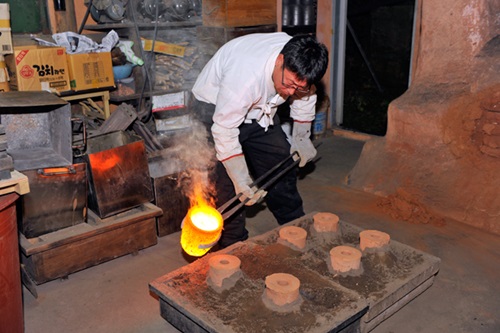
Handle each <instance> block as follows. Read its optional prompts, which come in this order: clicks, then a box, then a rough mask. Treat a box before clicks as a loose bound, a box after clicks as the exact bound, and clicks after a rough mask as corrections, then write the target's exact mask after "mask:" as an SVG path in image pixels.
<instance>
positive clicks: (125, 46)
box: [117, 40, 144, 66]
mask: <svg viewBox="0 0 500 333" xmlns="http://www.w3.org/2000/svg"><path fill="white" fill-rule="evenodd" d="M117 46H118V47H119V48H120V50H121V51H122V52H123V53H124V54H125V57H127V61H128V62H130V63H132V64H134V65H138V66H142V65H144V60H142V59H141V58H139V57H138V56H136V55H135V53H134V51H133V50H132V46H134V42H132V41H129V40H125V41H123V40H121V41H119V42H118V45H117Z"/></svg>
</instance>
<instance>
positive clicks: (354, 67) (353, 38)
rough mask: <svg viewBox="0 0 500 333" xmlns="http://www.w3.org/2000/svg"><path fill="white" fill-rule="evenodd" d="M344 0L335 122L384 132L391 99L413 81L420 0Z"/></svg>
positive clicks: (336, 45) (336, 57) (336, 15)
mask: <svg viewBox="0 0 500 333" xmlns="http://www.w3.org/2000/svg"><path fill="white" fill-rule="evenodd" d="M342 2H344V7H343V8H342V6H340V7H339V6H337V10H336V11H335V13H334V22H336V26H337V27H338V28H337V31H338V35H342V33H344V36H343V37H344V40H342V36H340V37H337V38H336V39H335V41H334V44H333V45H334V47H333V49H334V51H333V52H332V53H334V54H332V56H333V57H334V61H333V63H334V69H333V71H334V72H335V73H334V77H335V79H334V80H335V82H334V84H333V87H334V89H333V90H334V91H333V93H332V94H333V96H332V97H333V98H332V100H334V101H335V113H336V115H335V120H336V125H337V126H340V127H341V128H345V129H349V130H354V131H358V132H363V133H367V134H372V135H379V136H383V135H385V133H386V130H387V108H388V106H389V103H390V102H391V101H393V100H394V99H396V98H397V97H399V96H401V95H402V94H403V93H404V92H405V91H406V90H407V89H408V86H409V81H410V68H411V53H412V52H411V51H412V39H413V27H414V23H413V22H414V11H415V3H416V0H372V1H369V2H366V1H363V0H344V1H340V3H342ZM342 52H343V54H342V55H339V53H342ZM342 74H343V75H342Z"/></svg>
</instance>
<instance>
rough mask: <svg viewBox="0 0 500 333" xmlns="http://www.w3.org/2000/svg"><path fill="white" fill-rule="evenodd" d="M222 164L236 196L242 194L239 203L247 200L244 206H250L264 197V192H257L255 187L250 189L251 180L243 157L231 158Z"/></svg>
mask: <svg viewBox="0 0 500 333" xmlns="http://www.w3.org/2000/svg"><path fill="white" fill-rule="evenodd" d="M222 164H223V165H224V167H225V168H226V171H227V174H228V175H229V178H231V181H232V182H233V185H234V190H235V192H236V194H238V193H241V194H242V195H241V196H240V198H239V199H240V201H241V202H244V201H245V200H246V199H247V198H248V199H249V200H248V201H247V202H246V203H245V205H246V206H252V205H254V204H256V203H257V202H259V201H261V200H262V199H263V198H264V197H265V196H266V194H267V192H266V191H264V190H258V189H257V187H256V186H253V187H252V188H250V184H251V183H252V178H250V173H249V172H248V167H247V162H246V161H245V157H244V156H243V155H236V156H233V157H231V158H229V159H227V160H225V161H224V162H222Z"/></svg>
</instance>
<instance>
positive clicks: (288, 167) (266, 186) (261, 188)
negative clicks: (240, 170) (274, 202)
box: [219, 154, 300, 221]
mask: <svg viewBox="0 0 500 333" xmlns="http://www.w3.org/2000/svg"><path fill="white" fill-rule="evenodd" d="M292 155H293V154H292ZM292 155H290V156H292ZM299 162H300V157H299V158H298V159H297V160H296V161H294V162H293V163H292V164H290V165H289V166H287V167H286V168H285V169H283V170H282V171H280V172H279V173H278V174H277V175H276V176H274V177H273V178H271V179H270V180H268V181H267V182H266V183H265V184H264V185H262V186H261V187H260V188H259V189H258V190H257V191H259V190H266V189H267V188H268V187H269V186H271V185H272V184H273V183H274V182H275V181H276V180H278V178H280V177H281V176H283V175H284V174H285V173H287V172H288V171H290V170H291V169H293V168H294V167H295V166H297V165H298V164H299ZM240 196H241V193H239V194H238V195H236V197H235V198H236V199H238V198H239V197H240ZM233 199H234V198H233ZM233 199H231V200H233ZM249 200H250V198H246V199H245V200H243V201H241V202H240V203H239V204H237V205H236V206H234V207H233V208H232V209H231V210H229V211H227V212H226V213H224V214H222V220H223V221H225V220H226V219H227V218H228V217H230V216H231V215H233V214H234V213H236V211H237V210H238V209H240V208H241V207H243V205H244V204H246V203H247V202H248V201H249ZM232 202H234V200H233V201H232ZM219 212H220V211H219Z"/></svg>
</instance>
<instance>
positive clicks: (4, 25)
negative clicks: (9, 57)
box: [0, 3, 12, 54]
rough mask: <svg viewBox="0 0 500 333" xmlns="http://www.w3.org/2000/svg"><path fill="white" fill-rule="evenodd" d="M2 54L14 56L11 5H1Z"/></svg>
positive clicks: (0, 51) (0, 39) (0, 42)
mask: <svg viewBox="0 0 500 333" xmlns="http://www.w3.org/2000/svg"><path fill="white" fill-rule="evenodd" d="M0 54H12V35H11V31H10V13H9V4H8V3H0Z"/></svg>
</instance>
